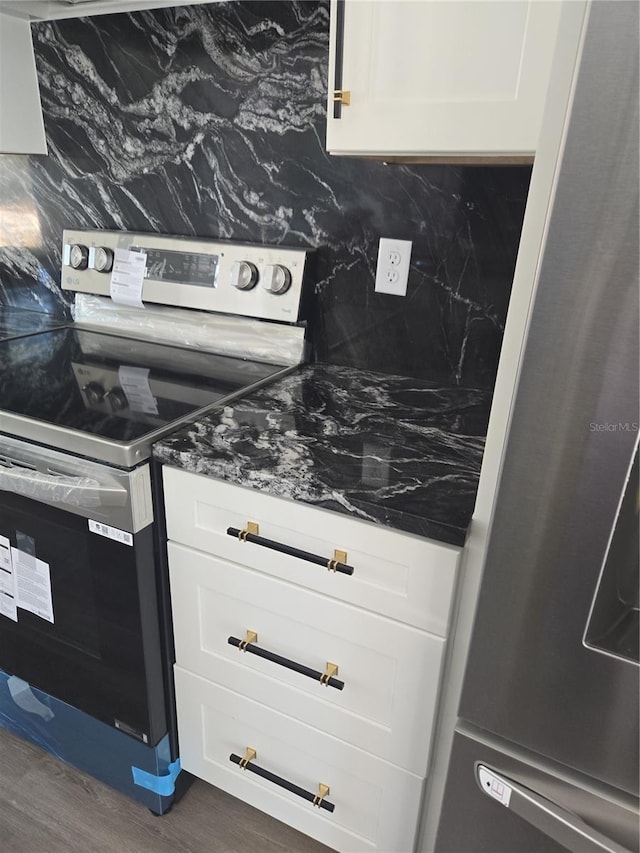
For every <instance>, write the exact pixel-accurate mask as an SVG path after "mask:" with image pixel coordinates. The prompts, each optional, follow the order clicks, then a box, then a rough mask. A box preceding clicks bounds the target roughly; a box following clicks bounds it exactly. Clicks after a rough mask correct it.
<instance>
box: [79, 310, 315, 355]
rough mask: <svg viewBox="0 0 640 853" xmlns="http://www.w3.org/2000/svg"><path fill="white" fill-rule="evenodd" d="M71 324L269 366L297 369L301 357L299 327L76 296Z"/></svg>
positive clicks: (301, 339) (303, 343) (302, 353)
mask: <svg viewBox="0 0 640 853" xmlns="http://www.w3.org/2000/svg"><path fill="white" fill-rule="evenodd" d="M74 319H75V321H76V323H79V324H82V325H84V326H90V327H92V328H96V329H102V330H108V331H109V332H111V333H113V334H118V335H126V336H133V337H138V338H144V339H146V340H153V341H156V342H158V343H166V344H174V345H177V346H184V347H190V348H194V349H200V350H206V351H207V352H212V353H217V354H219V355H229V356H233V357H235V358H247V359H251V360H254V361H263V362H267V363H269V364H282V365H294V364H299V363H300V362H301V361H304V356H305V348H304V347H305V341H304V334H305V330H304V327H303V326H289V325H282V324H278V323H267V322H264V321H262V320H250V319H248V318H246V317H236V316H232V315H224V314H211V313H207V312H205V311H189V310H186V309H184V308H164V307H162V306H156V305H146V306H145V308H144V309H140V308H136V307H130V306H127V305H117V304H115V303H114V302H112V301H111V300H110V299H107V298H105V297H102V296H92V295H90V294H86V293H77V294H76V302H75V307H74Z"/></svg>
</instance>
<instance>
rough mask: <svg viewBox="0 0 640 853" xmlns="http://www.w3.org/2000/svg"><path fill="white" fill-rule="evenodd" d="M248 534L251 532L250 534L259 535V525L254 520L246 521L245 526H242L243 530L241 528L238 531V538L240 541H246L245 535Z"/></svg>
mask: <svg viewBox="0 0 640 853" xmlns="http://www.w3.org/2000/svg"><path fill="white" fill-rule="evenodd" d="M249 534H251V536H259V535H260V526H259V525H258V523H257V522H256V521H247V526H246V527H245V528H244V530H241V531H240V533H238V539H239V540H240V541H241V542H246V541H247V536H249Z"/></svg>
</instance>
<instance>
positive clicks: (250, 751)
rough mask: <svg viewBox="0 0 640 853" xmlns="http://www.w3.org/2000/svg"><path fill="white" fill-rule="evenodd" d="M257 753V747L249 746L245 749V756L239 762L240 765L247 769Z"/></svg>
mask: <svg viewBox="0 0 640 853" xmlns="http://www.w3.org/2000/svg"><path fill="white" fill-rule="evenodd" d="M257 755H258V753H257V752H256V751H255V749H254V748H253V747H252V746H248V747H247V749H246V750H245V753H244V758H241V759H240V761H239V762H238V764H239V765H240V767H242V769H243V770H246V768H247V764H248V763H249V762H250V761H253V759H254V758H256V757H257Z"/></svg>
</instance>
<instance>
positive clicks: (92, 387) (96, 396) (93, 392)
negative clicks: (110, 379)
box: [82, 382, 105, 406]
mask: <svg viewBox="0 0 640 853" xmlns="http://www.w3.org/2000/svg"><path fill="white" fill-rule="evenodd" d="M82 390H83V391H84V393H85V394H86V396H87V400H88V401H89V404H90V405H92V406H97V405H98V403H101V402H102V401H103V400H104V397H105V390H104V388H103V386H102V385H101V384H100V383H99V382H89V383H88V384H87V385H85V386H84V387H83V389H82Z"/></svg>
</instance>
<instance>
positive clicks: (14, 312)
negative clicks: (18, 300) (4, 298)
mask: <svg viewBox="0 0 640 853" xmlns="http://www.w3.org/2000/svg"><path fill="white" fill-rule="evenodd" d="M65 325H67V324H66V323H65V321H64V320H59V319H57V318H55V317H52V316H51V315H50V314H43V313H41V312H39V311H28V310H26V309H25V308H14V307H12V306H9V305H0V340H4V339H5V338H15V337H21V336H22V335H33V334H35V333H36V332H44V331H45V330H47V329H55V328H58V327H59V326H65Z"/></svg>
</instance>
